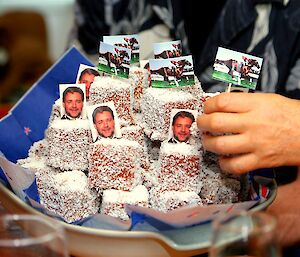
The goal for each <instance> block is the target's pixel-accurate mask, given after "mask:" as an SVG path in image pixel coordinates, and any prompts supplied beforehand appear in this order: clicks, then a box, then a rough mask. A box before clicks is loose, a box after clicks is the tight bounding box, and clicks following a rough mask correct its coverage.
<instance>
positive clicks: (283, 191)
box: [267, 170, 300, 247]
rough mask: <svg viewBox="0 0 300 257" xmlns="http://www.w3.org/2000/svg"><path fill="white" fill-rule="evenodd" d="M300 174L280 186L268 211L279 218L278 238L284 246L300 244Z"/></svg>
mask: <svg viewBox="0 0 300 257" xmlns="http://www.w3.org/2000/svg"><path fill="white" fill-rule="evenodd" d="M299 193H300V175H299V170H298V177H297V180H295V181H293V182H292V183H290V184H286V185H283V186H280V187H278V192H277V196H276V198H275V200H274V202H273V203H272V204H271V205H270V206H269V207H268V209H267V212H268V213H270V214H272V215H274V216H275V217H276V219H277V229H276V233H277V238H278V241H279V244H280V245H281V246H283V247H287V246H292V245H300V232H299V231H300V197H299Z"/></svg>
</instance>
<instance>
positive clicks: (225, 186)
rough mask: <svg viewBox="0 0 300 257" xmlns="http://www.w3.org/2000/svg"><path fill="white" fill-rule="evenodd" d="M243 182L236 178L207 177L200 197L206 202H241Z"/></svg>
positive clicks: (203, 182) (203, 181)
mask: <svg viewBox="0 0 300 257" xmlns="http://www.w3.org/2000/svg"><path fill="white" fill-rule="evenodd" d="M240 192H241V183H240V181H239V180H238V179H235V178H207V179H203V180H202V187H201V191H200V194H199V195H200V197H201V199H202V200H203V202H204V203H205V204H226V203H236V202H239V199H240Z"/></svg>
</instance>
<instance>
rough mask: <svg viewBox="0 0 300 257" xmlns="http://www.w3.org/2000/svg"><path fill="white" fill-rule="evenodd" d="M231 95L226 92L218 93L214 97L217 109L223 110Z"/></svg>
mask: <svg viewBox="0 0 300 257" xmlns="http://www.w3.org/2000/svg"><path fill="white" fill-rule="evenodd" d="M230 97H231V95H230V94H228V93H224V94H220V95H219V96H218V97H217V98H216V107H217V109H219V110H225V109H226V107H227V106H228V104H229V103H230Z"/></svg>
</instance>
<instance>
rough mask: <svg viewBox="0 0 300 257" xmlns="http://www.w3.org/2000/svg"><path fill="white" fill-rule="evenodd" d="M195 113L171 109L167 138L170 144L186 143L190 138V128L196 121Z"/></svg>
mask: <svg viewBox="0 0 300 257" xmlns="http://www.w3.org/2000/svg"><path fill="white" fill-rule="evenodd" d="M195 112H196V111H194V110H188V109H173V110H172V112H171V119H170V129H169V138H168V141H169V142H170V143H175V142H180V143H181V142H187V141H188V140H189V139H190V137H191V127H192V125H193V123H194V122H195V120H196V118H195V117H196V113H195Z"/></svg>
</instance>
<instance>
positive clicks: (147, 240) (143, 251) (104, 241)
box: [0, 177, 277, 257]
mask: <svg viewBox="0 0 300 257" xmlns="http://www.w3.org/2000/svg"><path fill="white" fill-rule="evenodd" d="M257 182H258V183H259V184H260V183H261V184H267V186H268V188H269V189H270V193H269V195H268V197H267V198H266V199H265V200H264V201H260V202H259V203H258V204H257V205H256V206H255V207H252V208H251V209H250V210H249V211H250V212H256V211H260V210H264V209H265V208H266V207H267V206H269V205H270V204H271V203H272V202H273V201H274V199H275V197H276V193H277V185H276V182H275V181H274V180H270V179H269V178H264V177H259V178H258V180H257ZM0 201H1V203H2V205H3V206H4V207H5V209H6V210H7V211H8V212H10V213H17V214H34V215H39V216H43V217H44V218H45V219H50V220H51V221H53V222H60V223H61V224H62V225H63V227H64V228H65V231H66V237H67V240H68V245H69V252H70V255H72V256H74V257H75V256H76V257H100V256H105V257H116V256H118V257H127V256H128V257H129V256H130V257H140V256H143V257H148V256H149V257H150V256H151V257H152V256H154V257H170V256H172V257H173V256H178V257H187V256H194V255H198V254H202V253H206V252H208V248H209V246H210V236H211V222H208V223H204V224H200V225H196V226H192V227H188V228H180V229H172V230H167V231H163V232H159V233H158V232H147V231H115V230H104V229H96V228H87V227H81V226H77V225H71V224H67V223H65V222H62V221H57V220H54V219H53V218H51V217H49V216H47V215H44V214H43V213H41V212H39V211H38V210H36V209H34V208H32V207H31V206H29V205H28V204H26V203H25V202H23V201H22V200H21V199H20V198H18V197H17V196H16V195H15V194H14V193H13V192H12V191H11V190H9V189H8V188H7V187H5V186H4V185H3V184H2V183H0Z"/></svg>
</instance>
